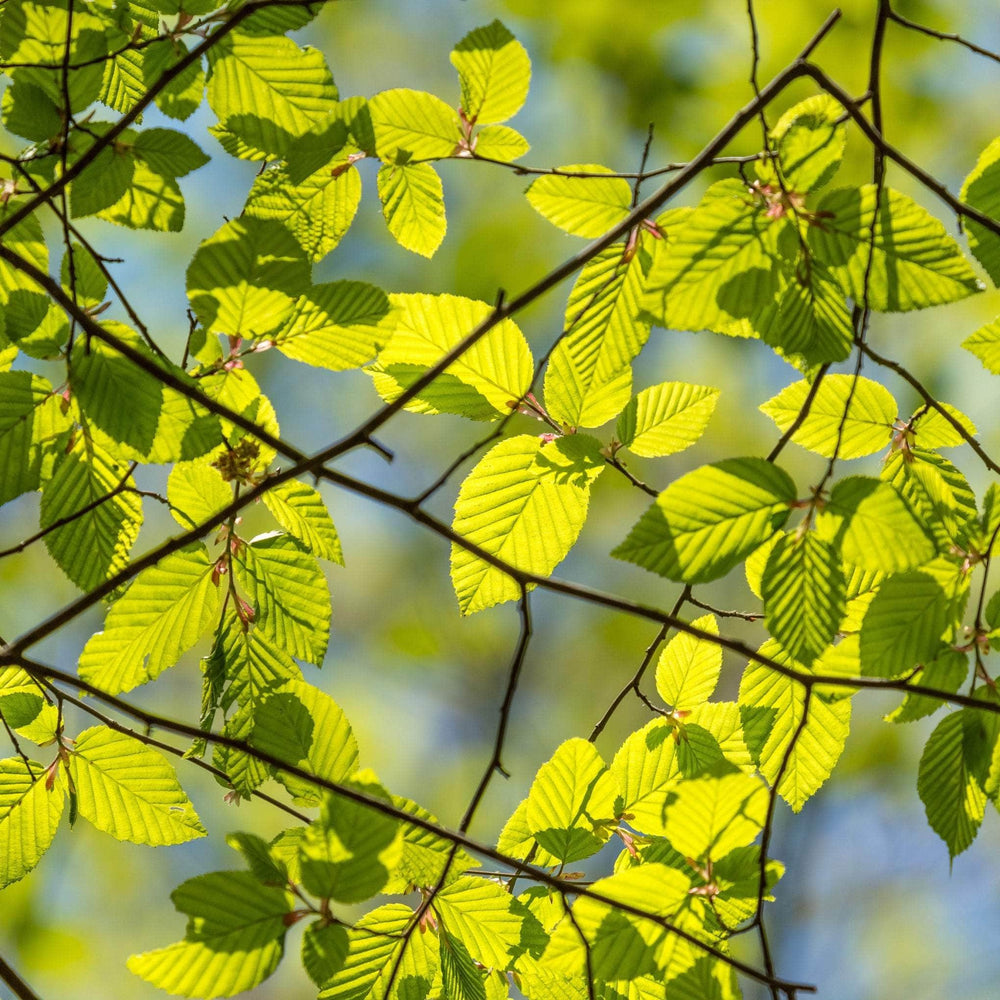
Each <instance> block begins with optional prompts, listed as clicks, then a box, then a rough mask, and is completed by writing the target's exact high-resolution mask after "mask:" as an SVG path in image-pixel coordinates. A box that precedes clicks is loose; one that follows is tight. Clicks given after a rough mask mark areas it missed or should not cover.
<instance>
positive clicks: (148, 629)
mask: <svg viewBox="0 0 1000 1000" xmlns="http://www.w3.org/2000/svg"><path fill="white" fill-rule="evenodd" d="M213 569H214V563H213V561H212V560H211V559H210V558H209V555H208V552H207V550H206V549H205V547H204V546H203V545H199V544H196V545H193V546H190V547H188V548H186V549H182V550H181V551H179V552H174V553H172V554H171V555H169V556H166V557H165V558H164V559H162V560H161V561H160V562H159V563H157V564H156V565H155V566H150V567H149V569H145V570H143V571H142V572H141V573H140V574H139V575H138V576H137V577H136V579H135V582H134V583H133V584H132V586H131V587H130V588H129V589H128V590H127V591H126V593H125V595H124V596H123V597H122V598H121V599H120V600H118V601H117V602H116V603H115V604H114V605H113V606H112V608H111V611H110V612H109V613H108V617H107V619H106V620H105V622H104V631H103V632H98V633H96V634H95V635H94V636H92V637H91V639H90V640H89V641H88V643H87V645H86V646H84V648H83V652H82V653H81V654H80V665H79V671H80V676H81V677H83V678H84V679H85V680H87V681H89V682H90V683H91V684H96V685H98V687H100V688H101V689H102V690H104V691H107V692H108V693H109V694H118V693H119V692H121V691H131V690H132V688H134V687H137V686H138V685H140V684H145V683H146V682H147V681H150V680H153V679H155V678H156V677H158V676H159V675H160V674H161V673H162V672H163V671H164V670H166V669H167V667H171V666H173V665H174V664H175V663H176V662H177V661H178V660H179V659H180V658H181V656H182V655H183V654H184V653H185V652H186V651H187V650H189V649H190V648H191V647H192V646H193V645H194V644H195V643H196V642H197V641H198V639H199V638H200V637H201V636H202V635H203V634H204V633H205V631H206V630H207V629H208V628H209V626H210V625H211V624H212V622H213V621H215V619H216V616H217V615H218V608H219V600H220V593H219V590H220V588H219V586H218V584H216V582H215V581H214V580H213V578H212V577H213Z"/></svg>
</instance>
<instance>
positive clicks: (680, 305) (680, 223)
mask: <svg viewBox="0 0 1000 1000" xmlns="http://www.w3.org/2000/svg"><path fill="white" fill-rule="evenodd" d="M786 228H787V220H780V219H774V218H770V217H768V216H767V214H766V212H764V211H763V210H762V206H761V205H759V204H755V203H754V202H753V201H752V200H751V199H750V198H749V196H748V194H747V190H746V187H745V186H744V185H743V183H742V182H741V181H739V180H736V179H730V180H724V181H718V182H717V183H715V184H713V185H712V186H711V187H710V188H709V189H708V190H707V191H706V192H705V195H704V197H703V198H702V200H701V203H700V204H699V205H698V207H697V208H696V209H695V210H694V211H693V212H690V213H688V214H687V215H685V216H681V217H679V218H678V219H677V221H676V223H675V224H674V225H671V226H669V227H668V228H667V248H666V252H663V253H659V254H657V256H656V259H655V261H654V263H653V267H652V268H651V269H650V272H649V278H648V279H647V282H646V294H645V296H644V297H643V299H642V308H643V309H644V310H645V311H646V312H648V313H649V314H650V315H651V316H652V317H653V319H655V321H656V322H657V323H658V324H660V325H662V326H666V327H669V328H671V329H674V330H714V331H715V332H717V333H725V334H730V335H735V336H741V337H746V336H753V335H754V333H755V330H754V327H753V324H752V323H751V322H750V320H751V318H752V317H753V316H754V315H755V314H756V312H757V311H758V310H760V309H761V308H762V307H764V306H766V305H768V304H769V303H770V302H771V301H773V299H774V296H775V294H776V293H777V292H778V289H779V284H780V269H779V268H778V267H776V259H775V258H776V254H777V245H778V237H779V234H780V233H781V232H783V231H785V230H786Z"/></svg>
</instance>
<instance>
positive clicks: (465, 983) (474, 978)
mask: <svg viewBox="0 0 1000 1000" xmlns="http://www.w3.org/2000/svg"><path fill="white" fill-rule="evenodd" d="M441 980H442V984H443V986H444V990H445V995H446V996H447V997H448V998H449V1000H486V984H485V983H484V982H483V974H482V973H481V972H480V971H479V970H478V969H477V968H476V964H475V962H474V960H473V958H472V956H471V955H470V954H469V950H468V948H466V947H465V945H464V944H462V942H461V941H460V940H459V939H458V938H454V937H452V936H451V935H450V934H447V933H445V934H442V935H441Z"/></svg>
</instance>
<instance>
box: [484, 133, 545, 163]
mask: <svg viewBox="0 0 1000 1000" xmlns="http://www.w3.org/2000/svg"><path fill="white" fill-rule="evenodd" d="M472 149H473V151H474V152H475V155H476V156H477V157H485V158H486V159H490V160H500V162H501V163H513V162H514V160H518V159H520V158H521V157H522V156H524V154H525V153H527V152H528V150H530V149H531V146H530V145H529V143H528V140H527V139H525V138H524V136H523V135H521V133H520V132H518V131H516V130H515V129H512V128H510V127H509V126H507V125H486V126H485V127H484V128H481V129H479V130H478V131H477V132H476V134H475V135H474V136H473V137H472Z"/></svg>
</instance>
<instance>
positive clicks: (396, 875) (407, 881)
mask: <svg viewBox="0 0 1000 1000" xmlns="http://www.w3.org/2000/svg"><path fill="white" fill-rule="evenodd" d="M392 801H393V804H394V805H395V806H396V807H397V808H399V809H402V810H403V811H404V812H408V813H412V814H413V815H414V816H416V817H419V818H420V819H424V820H427V821H428V822H431V823H437V822H438V820H437V817H436V816H434V815H433V813H430V812H428V811H427V810H426V809H424V808H423V807H422V806H419V805H417V803H416V802H413V801H411V800H410V799H404V798H400V797H399V796H393V797H392ZM400 828H401V830H402V832H403V851H402V854H401V856H400V859H399V863H398V864H397V865H396V868H395V871H393V872H392V873H390V876H389V881H388V883H387V884H386V886H385V888H384V890H383V891H384V892H385V893H387V894H394V893H400V894H402V893H405V892H408V891H409V886H412V885H415V886H421V887H423V888H433V887H434V886H435V885H437V884H438V881H439V880H442V879H443V884H447V883H448V882H451V881H454V879H456V878H458V876H459V875H461V874H462V872H464V871H466V870H467V869H469V868H475V866H476V860H475V858H473V857H472V856H471V855H470V854H468V853H467V852H466V851H464V850H462V849H461V848H459V849H458V850H457V851H456V850H455V849H454V844H453V843H452V842H451V841H450V840H448V839H447V838H445V837H442V836H441V835H440V834H437V833H434V832H433V831H431V830H425V829H423V828H422V827H419V826H415V825H413V824H412V823H407V822H406V821H405V820H401V821H400ZM498 850H503V848H498ZM505 853H506V852H505ZM525 853H527V852H525ZM521 856H523V855H521ZM536 861H538V863H541V861H540V859H536ZM446 868H447V871H445V869H446Z"/></svg>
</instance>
